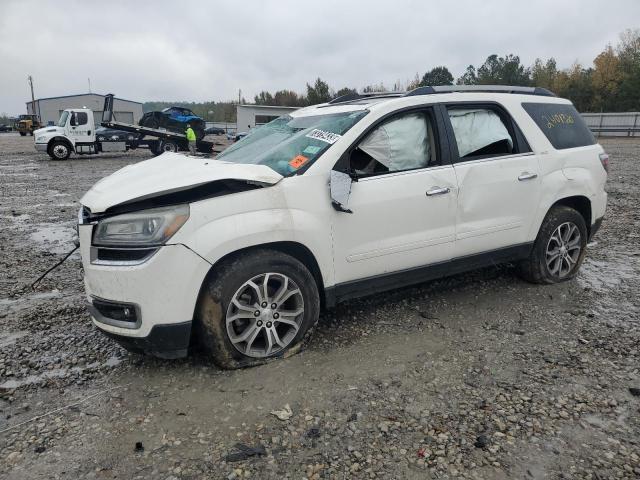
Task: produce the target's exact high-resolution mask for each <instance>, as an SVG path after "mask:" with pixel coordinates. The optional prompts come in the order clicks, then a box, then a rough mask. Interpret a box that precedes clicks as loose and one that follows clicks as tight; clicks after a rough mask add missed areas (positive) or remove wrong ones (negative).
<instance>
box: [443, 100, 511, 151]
mask: <svg viewBox="0 0 640 480" xmlns="http://www.w3.org/2000/svg"><path fill="white" fill-rule="evenodd" d="M448 112H449V120H451V126H452V127H453V134H454V135H455V138H456V144H457V147H458V155H459V158H460V161H465V160H473V159H477V158H486V157H498V156H501V155H511V154H513V153H516V149H515V148H514V147H515V145H516V142H515V141H514V138H513V135H512V132H510V131H509V128H508V127H507V125H506V124H505V121H504V120H503V119H502V118H501V117H500V115H499V114H498V112H497V111H495V110H493V109H491V108H467V107H455V108H451V107H450V108H449V109H448Z"/></svg>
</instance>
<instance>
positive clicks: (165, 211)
mask: <svg viewBox="0 0 640 480" xmlns="http://www.w3.org/2000/svg"><path fill="white" fill-rule="evenodd" d="M188 218H189V205H176V206H172V207H163V208H154V209H152V210H142V211H140V212H134V213H125V214H123V215H117V216H115V217H110V218H105V219H104V220H101V221H99V222H98V225H97V226H96V228H95V231H94V234H93V242H92V243H93V245H98V246H105V247H119V246H120V247H124V246H126V247H138V246H139V247H147V246H157V245H163V244H164V243H166V241H167V240H169V239H170V238H171V237H172V236H173V235H174V234H175V233H176V232H177V231H178V230H179V229H180V227H182V225H184V223H185V222H186V221H187V219H188Z"/></svg>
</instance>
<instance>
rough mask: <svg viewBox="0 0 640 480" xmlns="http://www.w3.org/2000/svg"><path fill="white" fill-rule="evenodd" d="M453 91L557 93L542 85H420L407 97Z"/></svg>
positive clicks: (541, 94)
mask: <svg viewBox="0 0 640 480" xmlns="http://www.w3.org/2000/svg"><path fill="white" fill-rule="evenodd" d="M453 92H485V93H487V92H490V93H519V94H522V95H540V96H544V97H555V96H556V94H555V93H553V92H551V91H549V90H547V89H546V88H542V87H520V86H513V85H439V86H434V87H430V86H426V87H418V88H415V89H413V90H411V91H410V92H407V93H406V94H405V96H406V97H413V96H414V95H431V94H434V93H453Z"/></svg>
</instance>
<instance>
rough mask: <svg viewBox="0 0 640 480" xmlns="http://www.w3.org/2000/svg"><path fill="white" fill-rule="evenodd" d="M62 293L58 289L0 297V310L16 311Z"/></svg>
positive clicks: (57, 296) (58, 296)
mask: <svg viewBox="0 0 640 480" xmlns="http://www.w3.org/2000/svg"><path fill="white" fill-rule="evenodd" d="M60 297H62V293H60V291H59V290H52V291H50V292H41V293H34V294H32V295H25V296H22V297H17V298H0V307H5V308H0V311H18V310H23V309H25V308H28V307H30V306H32V305H33V304H35V303H37V302H38V301H39V300H48V299H50V298H60ZM1 343H2V336H1V335H0V345H1Z"/></svg>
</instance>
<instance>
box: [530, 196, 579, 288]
mask: <svg viewBox="0 0 640 480" xmlns="http://www.w3.org/2000/svg"><path fill="white" fill-rule="evenodd" d="M587 235H588V234H587V226H586V223H585V221H584V218H583V217H582V215H580V213H578V212H577V211H576V210H574V209H573V208H570V207H566V206H561V205H560V206H556V207H552V208H551V210H549V213H547V216H546V217H545V219H544V221H543V222H542V226H541V227H540V231H539V232H538V237H537V238H536V241H535V243H534V245H533V249H532V250H531V254H530V255H529V258H528V259H527V260H525V261H523V262H522V264H521V266H520V267H521V273H522V276H523V277H524V279H525V280H528V281H530V282H532V283H558V282H563V281H565V280H570V279H572V278H573V277H575V276H576V274H577V273H578V270H579V269H580V265H582V261H583V260H584V256H585V254H586V247H587Z"/></svg>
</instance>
